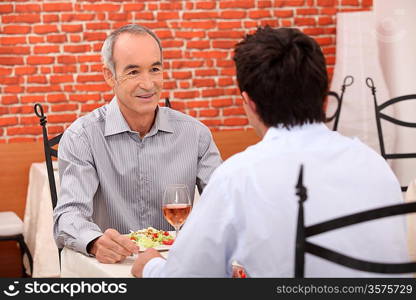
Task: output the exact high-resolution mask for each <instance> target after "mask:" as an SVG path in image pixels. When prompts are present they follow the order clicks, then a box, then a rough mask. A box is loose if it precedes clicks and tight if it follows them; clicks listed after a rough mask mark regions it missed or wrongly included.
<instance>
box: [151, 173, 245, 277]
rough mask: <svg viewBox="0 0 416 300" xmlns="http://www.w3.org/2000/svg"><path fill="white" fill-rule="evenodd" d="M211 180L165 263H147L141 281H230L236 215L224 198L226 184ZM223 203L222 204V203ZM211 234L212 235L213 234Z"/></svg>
mask: <svg viewBox="0 0 416 300" xmlns="http://www.w3.org/2000/svg"><path fill="white" fill-rule="evenodd" d="M216 175H217V172H216V173H215V174H214V176H213V177H212V178H211V180H210V182H209V184H208V185H207V187H206V189H205V190H204V193H203V194H202V197H201V201H199V202H198V203H197V204H196V205H195V206H194V208H193V209H192V213H191V214H190V215H189V218H188V219H187V220H186V222H185V224H184V226H183V227H182V229H181V231H180V233H179V236H178V238H177V239H176V240H175V242H174V244H173V246H172V248H171V250H170V251H169V255H168V258H167V260H166V262H161V261H156V259H154V261H153V260H151V261H150V262H149V263H148V264H149V265H148V264H146V266H145V268H144V273H143V277H186V278H188V277H231V276H232V260H233V258H234V256H235V249H236V245H237V244H238V240H237V231H236V228H238V224H237V223H236V222H238V220H240V219H241V218H239V216H238V211H237V210H236V209H235V207H234V204H233V203H234V202H233V201H231V199H226V198H229V194H228V196H227V189H226V188H227V185H228V184H229V182H228V180H226V179H225V178H224V177H221V178H220V177H218V176H216ZM204 198H207V199H206V201H205V200H204ZM225 199H226V201H225ZM214 232H215V234H214Z"/></svg>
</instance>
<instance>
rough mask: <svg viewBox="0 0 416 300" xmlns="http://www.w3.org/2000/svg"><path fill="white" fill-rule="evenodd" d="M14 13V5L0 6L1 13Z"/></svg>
mask: <svg viewBox="0 0 416 300" xmlns="http://www.w3.org/2000/svg"><path fill="white" fill-rule="evenodd" d="M12 11H13V5H11V4H0V13H11V12H12Z"/></svg>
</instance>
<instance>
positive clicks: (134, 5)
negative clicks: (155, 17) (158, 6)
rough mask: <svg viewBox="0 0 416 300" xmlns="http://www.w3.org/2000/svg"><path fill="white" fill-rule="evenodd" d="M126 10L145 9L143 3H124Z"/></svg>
mask: <svg viewBox="0 0 416 300" xmlns="http://www.w3.org/2000/svg"><path fill="white" fill-rule="evenodd" d="M123 7H124V8H123V10H124V11H139V10H143V9H144V4H143V3H128V4H124V5H123Z"/></svg>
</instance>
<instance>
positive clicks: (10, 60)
mask: <svg viewBox="0 0 416 300" xmlns="http://www.w3.org/2000/svg"><path fill="white" fill-rule="evenodd" d="M0 65H23V58H22V57H16V56H2V57H0Z"/></svg>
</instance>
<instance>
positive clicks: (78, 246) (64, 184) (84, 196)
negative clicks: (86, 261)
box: [54, 129, 102, 254]
mask: <svg viewBox="0 0 416 300" xmlns="http://www.w3.org/2000/svg"><path fill="white" fill-rule="evenodd" d="M58 151H59V152H58V163H59V177H60V185H61V189H60V192H59V197H58V204H57V206H56V208H55V210H54V237H55V240H56V243H57V245H58V247H59V248H63V247H64V246H66V247H68V248H70V249H73V250H75V251H78V252H82V253H84V254H88V253H87V249H86V248H87V245H88V243H89V242H90V241H92V240H93V239H95V238H97V237H99V236H100V235H102V231H101V230H100V228H99V227H98V226H97V225H96V224H94V223H93V221H92V213H93V198H94V195H95V193H96V191H97V188H98V184H99V179H98V176H97V172H96V169H95V164H94V160H93V157H92V154H91V149H90V146H89V145H88V143H87V140H86V137H85V136H84V135H83V134H77V133H75V132H73V131H71V130H70V129H67V130H66V131H65V133H64V135H63V137H62V139H61V141H60V143H59V149H58Z"/></svg>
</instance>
